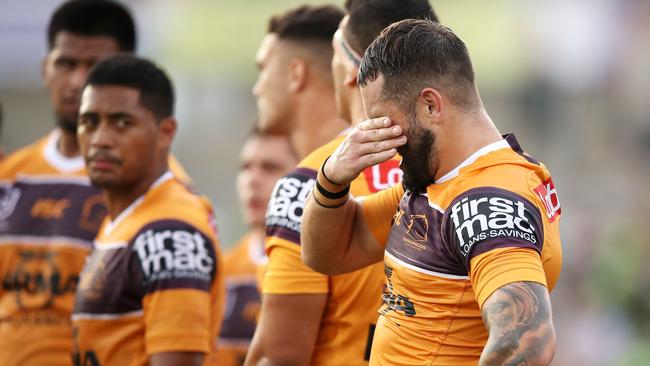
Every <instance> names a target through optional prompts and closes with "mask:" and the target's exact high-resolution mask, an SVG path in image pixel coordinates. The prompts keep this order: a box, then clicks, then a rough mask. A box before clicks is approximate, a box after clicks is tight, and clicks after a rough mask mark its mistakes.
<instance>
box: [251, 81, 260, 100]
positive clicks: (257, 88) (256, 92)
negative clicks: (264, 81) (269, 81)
mask: <svg viewBox="0 0 650 366" xmlns="http://www.w3.org/2000/svg"><path fill="white" fill-rule="evenodd" d="M260 79H261V77H258V78H257V80H255V84H253V89H252V90H251V92H252V93H253V96H254V97H256V98H257V97H259V96H260V84H261V83H260Z"/></svg>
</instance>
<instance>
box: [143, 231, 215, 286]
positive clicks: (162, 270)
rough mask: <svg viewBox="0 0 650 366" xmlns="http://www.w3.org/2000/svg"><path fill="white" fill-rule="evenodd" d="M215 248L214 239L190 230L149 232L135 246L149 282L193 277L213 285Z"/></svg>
mask: <svg viewBox="0 0 650 366" xmlns="http://www.w3.org/2000/svg"><path fill="white" fill-rule="evenodd" d="M211 249H212V248H211V243H210V240H209V239H208V238H207V237H205V236H204V235H203V234H201V233H200V232H198V231H196V230H191V229H190V228H189V227H188V228H177V229H149V230H146V231H145V232H144V233H142V234H140V235H139V236H138V237H137V238H136V239H135V242H134V245H133V250H134V251H135V252H136V253H137V254H138V257H139V258H140V264H141V266H142V270H143V272H144V274H145V277H146V278H147V279H148V280H149V281H156V280H167V279H180V278H192V279H198V280H203V281H208V282H209V281H210V280H211V277H212V273H213V271H214V268H215V260H214V251H213V250H211Z"/></svg>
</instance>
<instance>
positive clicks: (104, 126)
mask: <svg viewBox="0 0 650 366" xmlns="http://www.w3.org/2000/svg"><path fill="white" fill-rule="evenodd" d="M114 141H115V140H114V138H113V132H112V130H111V128H110V126H109V124H108V123H106V122H105V121H100V123H99V125H98V126H97V128H96V129H95V130H94V131H93V132H92V134H91V136H90V145H91V146H92V147H96V148H104V149H106V148H109V147H111V146H113V144H114Z"/></svg>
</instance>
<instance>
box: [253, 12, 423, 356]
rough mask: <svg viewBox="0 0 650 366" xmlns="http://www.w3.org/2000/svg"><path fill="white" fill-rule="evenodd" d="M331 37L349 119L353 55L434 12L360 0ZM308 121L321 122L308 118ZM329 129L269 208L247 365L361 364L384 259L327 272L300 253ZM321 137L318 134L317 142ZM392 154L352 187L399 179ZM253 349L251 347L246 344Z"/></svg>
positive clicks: (337, 84) (355, 106) (342, 107)
mask: <svg viewBox="0 0 650 366" xmlns="http://www.w3.org/2000/svg"><path fill="white" fill-rule="evenodd" d="M346 10H347V12H348V14H347V15H346V17H345V18H344V19H343V20H342V21H341V22H340V23H339V24H338V30H337V32H336V33H335V35H334V37H333V38H332V39H330V45H333V50H334V54H333V58H332V61H331V65H332V71H333V75H334V89H335V95H336V100H337V107H338V111H339V114H340V115H341V116H342V117H343V118H345V119H346V120H347V121H348V125H347V126H348V127H349V126H350V123H354V122H356V121H361V120H362V119H364V115H363V110H362V106H361V97H360V95H359V91H358V89H357V87H356V75H357V67H358V62H359V61H360V59H361V57H360V56H359V55H361V54H363V52H364V50H365V48H366V46H368V45H369V44H370V42H371V41H372V40H373V39H374V37H376V36H377V35H378V34H379V32H380V31H381V30H382V29H383V28H384V27H386V26H387V25H389V24H391V23H392V22H394V21H397V20H400V19H405V18H434V19H435V15H434V13H433V11H432V9H431V6H430V5H429V3H428V2H427V1H423V0H421V1H400V2H395V1H390V2H389V1H378V0H375V1H373V0H357V1H348V2H346ZM311 123H312V124H316V125H318V124H320V121H319V120H318V119H311ZM343 136H344V131H339V137H336V136H333V137H332V138H333V139H334V141H333V142H330V143H328V144H325V145H324V146H322V147H320V148H319V149H317V150H316V151H314V152H312V153H311V154H310V155H309V156H308V157H307V158H305V159H304V160H303V161H302V162H301V163H300V164H299V165H298V167H297V168H296V169H295V170H294V171H292V172H291V173H290V174H288V175H287V176H285V177H284V178H282V179H281V180H280V182H279V183H278V184H277V185H276V188H275V190H274V194H273V197H272V199H271V202H270V203H269V209H268V213H267V248H266V251H267V254H268V256H269V264H268V270H267V272H266V275H265V278H264V281H263V293H264V297H263V302H262V313H261V320H260V323H259V325H258V330H257V331H256V334H255V338H254V342H253V347H255V348H254V349H255V351H256V352H257V353H256V354H254V356H255V358H250V357H249V359H248V360H247V364H248V365H255V364H258V365H262V364H266V363H265V362H268V364H290V365H307V364H309V365H346V366H347V365H366V364H367V360H368V358H369V354H370V345H371V342H372V336H373V331H374V324H375V322H376V320H377V312H376V311H375V309H376V308H377V307H378V306H379V304H380V296H381V294H382V292H383V287H384V284H385V281H384V278H383V270H382V267H381V265H375V266H373V267H371V268H368V269H364V270H361V271H358V272H355V273H352V274H348V275H344V276H324V275H321V274H319V273H316V272H315V271H313V270H311V269H310V268H307V267H306V266H305V265H304V264H303V263H302V261H301V259H300V224H301V215H302V208H303V205H304V200H305V199H306V197H307V195H308V193H309V191H310V189H311V187H312V186H313V184H314V181H315V178H316V172H317V170H318V168H319V167H320V165H321V164H322V163H323V161H324V160H325V158H326V157H327V156H328V155H329V154H331V153H332V152H333V151H334V149H335V148H336V146H337V145H338V143H339V142H340V141H341V140H342V138H343ZM320 143H321V144H323V141H320ZM400 174H401V172H400V170H399V167H398V162H397V161H396V160H394V161H389V162H385V163H384V164H382V165H381V166H377V167H374V168H369V169H368V170H366V171H365V172H364V175H363V176H362V177H360V179H358V180H357V181H356V182H355V183H354V184H353V186H352V188H351V191H352V193H353V194H354V195H355V196H358V197H360V196H364V195H368V194H370V193H372V192H376V191H378V190H381V189H385V188H388V187H389V186H390V185H391V184H394V183H397V182H398V181H399V178H400ZM251 353H252V351H251Z"/></svg>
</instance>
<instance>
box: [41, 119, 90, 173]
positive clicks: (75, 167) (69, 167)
mask: <svg viewBox="0 0 650 366" xmlns="http://www.w3.org/2000/svg"><path fill="white" fill-rule="evenodd" d="M60 138H61V130H60V129H58V128H57V129H55V130H54V131H52V132H51V133H50V135H49V136H48V138H47V141H46V142H45V146H44V148H43V157H44V158H45V160H46V161H47V162H48V164H50V165H51V166H52V167H53V168H55V169H56V170H58V171H60V172H62V173H74V172H78V171H80V170H82V169H83V168H84V167H85V164H84V160H83V158H82V157H81V155H79V156H75V157H74V158H69V157H67V156H64V155H63V154H61V153H60V152H59V149H58V144H59V139H60Z"/></svg>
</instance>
